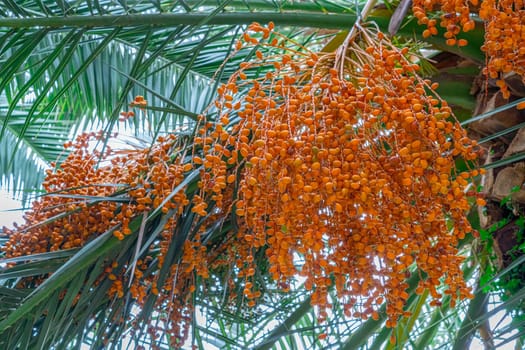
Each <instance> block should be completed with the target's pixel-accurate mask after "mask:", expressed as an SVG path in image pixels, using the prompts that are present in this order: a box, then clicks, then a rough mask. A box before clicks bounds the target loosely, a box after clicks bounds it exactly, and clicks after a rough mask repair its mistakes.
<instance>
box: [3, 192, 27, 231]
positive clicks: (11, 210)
mask: <svg viewBox="0 0 525 350" xmlns="http://www.w3.org/2000/svg"><path fill="white" fill-rule="evenodd" d="M21 207H22V203H20V201H17V200H14V199H13V197H12V196H11V194H9V193H8V192H6V191H5V190H3V189H0V228H1V227H3V226H7V227H13V222H17V223H19V224H22V221H23V220H22V215H23V211H22V210H20V208H21Z"/></svg>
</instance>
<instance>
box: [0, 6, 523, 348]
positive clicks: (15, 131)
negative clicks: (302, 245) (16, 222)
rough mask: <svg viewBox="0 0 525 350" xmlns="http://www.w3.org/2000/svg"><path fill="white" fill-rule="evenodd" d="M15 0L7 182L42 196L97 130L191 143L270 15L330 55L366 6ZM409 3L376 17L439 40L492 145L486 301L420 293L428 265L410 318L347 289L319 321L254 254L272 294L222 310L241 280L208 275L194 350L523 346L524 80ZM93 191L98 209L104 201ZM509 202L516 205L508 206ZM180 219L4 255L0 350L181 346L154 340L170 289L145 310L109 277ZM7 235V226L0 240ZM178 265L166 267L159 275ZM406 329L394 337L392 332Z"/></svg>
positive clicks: (477, 272) (227, 223)
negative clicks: (362, 307) (87, 134)
mask: <svg viewBox="0 0 525 350" xmlns="http://www.w3.org/2000/svg"><path fill="white" fill-rule="evenodd" d="M0 4H1V6H0V125H1V129H0V174H1V176H0V184H1V185H2V187H4V188H8V189H10V190H11V191H12V193H13V194H14V195H16V196H18V197H20V198H21V199H22V200H23V201H24V202H28V201H29V200H30V199H31V198H32V196H34V195H35V193H39V191H40V189H41V185H42V181H43V178H44V175H45V170H46V169H50V168H52V167H54V166H55V164H56V163H60V162H61V161H63V160H64V159H65V157H66V156H67V152H66V151H64V147H63V144H64V143H66V142H67V141H69V140H71V139H72V138H73V137H74V136H75V135H78V134H79V133H80V132H82V131H86V130H89V131H91V130H99V129H103V130H105V131H108V132H110V131H111V132H119V133H120V134H121V135H123V136H121V137H120V139H121V140H124V141H126V142H127V143H128V145H127V146H126V147H127V149H130V148H132V149H133V148H140V147H143V148H144V147H146V148H147V147H148V146H149V145H150V144H151V143H152V142H153V140H155V139H156V138H157V137H158V136H161V135H167V134H170V133H175V134H177V137H178V138H179V140H180V144H182V145H184V147H191V145H192V142H193V137H194V134H193V129H194V128H195V125H196V123H197V120H198V115H199V114H201V113H203V112H204V111H205V109H206V108H207V106H208V105H209V104H210V103H211V102H212V101H213V99H214V97H216V90H217V87H218V86H219V85H220V84H221V83H224V82H226V81H228V79H229V78H230V76H231V75H232V74H233V72H235V71H236V70H237V69H238V67H239V65H240V64H241V62H244V61H250V59H251V58H252V57H254V55H255V54H256V53H255V51H254V50H243V51H241V52H240V53H239V54H237V55H236V56H235V57H233V58H232V57H231V54H232V52H233V51H234V50H235V43H236V40H237V38H238V37H239V36H240V35H242V33H243V32H244V30H245V29H246V26H247V25H249V24H250V23H252V22H254V21H256V22H260V23H268V22H270V21H272V22H273V23H275V25H276V27H277V28H278V29H279V30H280V31H281V32H282V33H284V34H286V35H287V36H288V37H291V38H293V39H294V40H295V41H296V42H298V43H300V44H301V45H303V46H308V47H311V48H317V49H318V50H331V48H332V50H333V47H334V45H335V46H337V45H339V44H340V43H341V42H342V38H344V37H345V33H346V32H347V31H348V30H349V29H350V28H351V27H352V25H353V24H354V23H355V22H356V21H357V20H359V13H360V10H361V8H362V7H363V6H364V5H365V4H364V3H362V2H355V3H354V2H348V1H342V0H341V1H339V0H317V1H288V0H279V1H273V0H272V1H271V0H250V1H242V0H217V1H216V0H170V1H164V0H158V1H156V0H130V1H110V0H100V1H76V2H75V1H58V0H37V1H23V0H0ZM407 4H408V2H406V1H404V0H403V1H401V4H399V3H398V2H396V1H394V2H388V1H384V2H379V3H378V4H377V5H376V6H375V8H374V9H373V10H372V11H371V12H370V14H369V18H368V19H369V20H370V21H372V22H374V23H376V25H377V26H378V27H379V28H380V29H381V30H382V31H384V32H387V31H388V30H389V29H390V30H391V31H395V32H396V33H395V34H396V37H395V38H396V39H394V40H397V41H399V42H402V43H407V42H411V43H412V45H413V47H415V48H416V49H417V50H419V51H422V52H424V56H426V57H427V58H426V59H425V60H424V61H423V63H422V66H423V67H424V68H425V69H424V74H426V75H427V76H429V77H430V78H431V79H433V80H435V81H437V82H439V83H440V88H439V89H438V92H439V93H440V94H441V96H442V97H443V99H444V100H446V101H448V103H449V104H450V105H452V106H453V109H454V112H455V114H456V116H457V117H458V119H459V120H460V121H461V123H462V124H463V125H464V126H465V127H470V130H471V131H470V132H471V135H473V136H474V137H476V138H477V139H478V140H479V143H480V144H482V145H483V146H484V148H485V149H487V150H488V151H487V154H486V156H485V158H484V159H485V160H486V162H485V164H483V166H484V167H485V168H486V169H488V176H487V180H486V181H487V182H486V183H485V184H484V186H485V187H484V189H483V191H485V192H486V193H487V196H488V198H489V203H488V205H487V210H485V211H483V210H480V209H479V208H476V207H474V208H473V209H472V211H471V215H470V219H471V224H472V225H473V227H475V228H476V229H478V230H480V231H481V232H482V234H481V236H482V237H481V239H474V238H472V237H471V238H467V239H465V240H464V241H462V243H461V251H462V253H463V254H465V255H466V256H467V259H466V261H465V263H464V267H463V272H464V274H465V277H466V278H467V279H469V281H471V283H472V286H473V291H474V298H473V299H472V300H467V301H464V302H462V303H461V304H459V305H456V307H454V308H452V307H451V305H450V304H449V299H447V298H445V299H444V300H443V303H442V304H441V305H440V306H439V307H437V308H436V307H431V306H430V305H429V302H430V297H429V294H428V292H425V293H423V294H416V293H415V285H416V284H417V276H416V275H417V274H416V273H414V274H413V276H412V277H411V278H409V283H410V286H409V289H408V291H409V294H410V296H409V298H408V301H407V306H406V308H407V310H409V311H411V312H412V316H410V317H408V318H404V319H402V320H401V321H400V322H399V325H398V326H397V327H395V328H392V329H391V328H386V327H385V319H386V316H385V314H384V308H383V309H382V312H383V313H381V314H380V315H379V318H378V319H376V320H373V319H370V320H367V321H361V320H355V319H348V318H346V317H345V316H344V312H343V310H342V309H341V308H339V307H338V305H337V302H334V308H333V312H332V314H331V315H330V317H329V320H328V321H326V323H325V324H318V323H317V321H316V316H315V315H316V313H315V310H314V308H312V306H311V303H310V298H309V297H308V294H307V293H306V291H305V289H304V288H303V286H301V284H300V282H297V285H295V286H293V287H292V288H291V290H290V291H289V292H287V293H283V292H282V291H281V290H280V289H279V288H277V286H276V284H275V283H274V282H273V281H272V280H271V279H270V278H269V274H268V273H267V271H266V270H265V268H264V266H265V265H266V264H267V262H266V261H265V256H264V255H262V256H259V257H257V259H258V266H261V276H260V280H261V283H263V284H264V290H265V296H264V298H263V299H262V300H261V302H260V303H261V304H260V305H259V307H258V308H257V309H256V310H257V311H253V310H252V311H250V310H249V309H246V308H244V307H243V306H242V305H240V304H239V305H237V307H235V308H232V307H231V305H230V306H227V305H225V303H224V300H225V295H224V293H226V291H228V293H230V292H231V293H233V292H234V291H235V289H233V290H229V289H228V288H226V287H225V288H223V289H222V290H215V289H213V288H197V290H196V291H195V292H194V293H193V294H192V303H193V304H194V305H195V308H194V310H193V315H192V316H193V321H192V323H191V327H190V336H189V340H188V341H187V342H186V343H185V344H183V345H181V346H182V347H190V346H191V345H195V346H197V347H198V348H201V349H208V348H221V349H222V348H226V349H243V348H249V349H270V348H277V349H301V348H304V349H309V348H338V349H339V348H341V349H358V348H370V349H383V348H385V349H405V348H406V349H430V348H435V349H438V348H454V349H466V348H468V347H469V346H470V344H471V342H472V340H473V339H476V341H478V342H480V343H481V344H483V346H484V347H485V348H486V349H490V348H494V347H497V346H501V345H503V344H507V343H509V342H516V344H517V345H516V348H519V347H520V346H521V345H519V344H521V340H522V338H523V336H524V334H525V329H524V327H523V319H522V313H520V310H521V307H522V305H521V299H522V298H523V296H524V295H525V284H523V283H522V281H521V280H520V278H523V276H522V275H520V274H519V267H520V265H521V264H522V262H523V261H524V260H525V258H524V257H523V255H522V254H521V252H520V249H521V248H520V247H518V246H519V245H521V244H522V242H521V232H522V231H523V223H522V222H521V221H520V218H521V211H520V203H521V197H520V194H521V193H520V188H517V189H516V188H513V186H510V187H509V186H506V184H507V183H508V182H509V181H511V178H512V174H516V173H519V174H521V173H520V172H519V171H520V169H521V166H520V164H521V163H520V162H522V161H523V159H524V158H525V152H524V150H525V148H523V149H522V148H520V146H521V142H520V140H521V139H520V138H519V136H520V135H521V134H520V131H519V130H521V128H522V127H523V121H522V120H521V119H522V118H521V117H523V115H522V114H521V112H519V111H517V110H516V109H515V107H516V106H517V105H518V104H519V103H520V102H522V100H521V99H522V98H523V96H525V93H524V91H525V90H524V89H523V84H522V81H521V80H520V79H515V77H512V76H509V79H508V82H509V86H510V87H511V92H512V96H511V99H510V100H506V99H501V98H500V97H499V96H500V95H499V93H498V88H497V87H496V86H495V85H494V84H493V82H492V81H490V80H488V79H484V78H483V77H482V75H481V71H482V68H483V66H484V64H485V56H484V54H483V52H482V51H481V49H480V48H481V45H482V43H483V40H484V26H483V23H482V22H481V21H478V20H476V27H475V29H474V30H472V31H470V32H468V33H464V34H462V37H464V38H466V39H467V40H468V45H467V46H464V47H459V46H448V45H446V44H445V39H444V38H443V37H442V36H441V35H436V36H432V37H429V38H423V36H422V33H423V30H424V29H425V28H424V27H422V26H420V25H418V24H417V21H416V20H415V19H414V18H413V16H412V15H411V14H410V12H408V13H407V14H405V13H403V12H401V13H400V12H399V10H398V11H395V10H396V8H401V7H403V6H404V5H407ZM473 11H476V10H475V8H473ZM394 13H395V15H394ZM392 18H394V20H392ZM396 23H397V25H396ZM389 25H390V27H389ZM276 50H277V49H276ZM136 96H143V98H144V99H145V100H147V105H145V106H143V108H140V109H133V108H132V107H130V103H133V101H136ZM130 110H134V111H136V115H134V116H133V117H131V118H125V120H123V121H119V118H120V117H121V113H122V112H124V113H128V112H129V111H130ZM125 115H126V116H130V115H129V114H125ZM110 146H111V147H113V145H110ZM509 169H510V170H509ZM512 171H514V172H512ZM185 176H186V177H185V179H184V181H183V183H181V186H178V187H177V189H176V191H179V190H180V189H181V188H183V187H185V186H187V187H185V188H186V191H189V192H191V191H193V192H192V193H195V191H197V189H196V188H197V187H196V183H197V180H198V177H199V172H198V171H191V172H190V173H189V174H186V175H185ZM520 176H521V175H520ZM524 178H525V176H524ZM518 185H519V186H521V184H518ZM519 186H518V187H519ZM174 192H175V191H174ZM125 195H126V193H125V190H124V192H119V190H117V192H116V193H115V196H114V197H111V196H110V197H107V198H106V197H105V198H103V200H106V201H115V202H117V203H120V201H122V198H124V197H122V196H125ZM83 199H84V200H86V201H87V203H88V204H87V205H91V204H93V205H95V204H96V203H97V201H100V200H101V199H100V198H83ZM502 200H503V202H504V204H505V205H504V206H500V205H499V203H500V202H501V201H502ZM190 206H191V205H190ZM65 214H67V213H65ZM193 219H194V214H192V211H191V208H190V209H188V211H187V213H185V214H184V215H183V216H181V217H180V218H179V221H180V222H178V224H177V229H176V230H177V232H176V235H179V236H180V237H186V238H187V237H192V236H193V235H195V230H196V228H195V227H194V226H193V225H192V224H191V222H193ZM52 220H54V219H50V221H52ZM166 220H167V217H166V215H164V214H163V213H161V212H160V210H154V211H153V212H152V213H150V214H149V216H147V217H146V216H144V217H142V216H141V215H140V216H137V217H136V218H135V219H134V221H133V222H132V224H131V225H130V227H131V228H132V231H133V232H132V234H131V235H130V236H129V237H128V239H125V240H118V239H115V238H114V237H113V232H112V230H110V231H108V232H106V233H102V234H101V235H99V236H98V237H96V238H94V239H92V240H90V241H89V242H87V243H86V244H85V245H83V246H82V247H78V248H73V249H65V250H57V251H53V252H47V253H40V254H36V255H27V256H19V257H12V258H8V259H2V260H0V300H1V302H0V347H1V348H4V349H19V348H20V349H48V348H68V349H69V348H82V347H83V346H88V347H91V348H105V347H108V348H125V347H128V348H136V346H138V345H137V344H140V345H142V346H155V345H157V346H160V347H161V348H168V345H167V343H169V339H167V338H166V337H165V336H161V337H159V342H158V344H148V343H147V342H146V341H145V339H146V338H145V337H143V335H144V334H143V332H145V331H146V329H147V326H148V325H149V324H152V323H156V322H157V323H162V315H161V314H159V313H158V312H156V311H154V310H153V304H154V302H155V299H156V295H155V294H154V293H151V294H150V295H148V296H146V298H147V301H146V303H145V305H146V306H145V307H143V308H142V309H137V308H136V307H135V306H134V303H133V299H132V297H131V294H130V292H129V289H126V288H124V292H123V296H121V297H120V298H113V297H110V296H109V293H108V292H109V291H110V289H111V286H112V284H111V282H110V281H109V280H99V278H98V277H99V276H100V275H101V274H102V273H103V271H104V269H105V266H106V263H107V261H108V259H114V260H115V261H119V262H126V263H128V264H129V266H134V265H135V264H136V263H137V261H138V260H139V259H142V258H143V257H142V256H141V255H140V254H143V253H144V251H143V250H142V249H141V247H142V246H141V239H139V238H137V237H142V236H144V237H143V238H145V239H147V240H148V242H150V243H153V242H155V240H156V239H158V237H159V234H160V231H161V230H162V227H163V225H164V224H165V222H166ZM509 225H510V226H509ZM209 227H210V229H209V231H207V232H206V235H207V237H209V240H208V242H209V245H210V247H211V246H215V245H221V244H226V242H227V237H228V235H229V234H230V232H232V230H233V231H235V230H236V227H235V222H234V221H233V220H231V219H222V221H221V220H219V219H218V220H217V223H216V224H215V225H209ZM505 230H507V231H505ZM509 230H510V231H509ZM504 232H507V233H508V232H511V233H510V234H507V235H506V236H505V237H507V238H508V237H509V235H510V236H511V239H510V240H509V239H506V240H505V239H503V238H502V237H503V236H504V235H503V233H504ZM7 240H8V237H7V236H6V235H1V236H0V244H2V245H5V244H6V242H7ZM509 242H510V243H509ZM516 247H518V248H516ZM170 249H171V250H170V255H169V258H170V259H171V260H170V261H171V263H172V264H176V263H177V262H178V261H179V260H180V257H181V254H182V244H181V243H180V242H179V243H177V244H173V247H172V248H170ZM516 271H518V272H516ZM128 273H129V271H128ZM168 273H169V271H167V270H165V269H161V270H160V271H159V278H160V279H163V278H164V279H165V278H166V277H167V274H168ZM227 273H228V272H227V271H226V272H224V274H225V275H226V274H227ZM225 275H218V276H217V278H218V279H219V280H220V278H223V277H224V278H225ZM33 276H44V277H41V278H42V279H43V280H42V281H40V282H39V284H31V283H29V284H26V283H24V280H25V279H27V278H29V277H33ZM510 277H512V278H510ZM498 281H499V282H501V281H513V282H512V283H513V285H514V290H513V293H514V294H513V295H508V289H505V288H503V287H502V284H501V283H500V284H499V285H498V284H497V282H498ZM220 283H221V282H220V281H219V284H220ZM509 283H510V282H509ZM497 286H499V287H497ZM498 288H499V289H498ZM505 293H507V294H505ZM333 298H334V300H336V297H335V294H334V297H333ZM498 313H499V314H498ZM496 314H498V320H500V323H497V324H495V323H494V320H495V315H496ZM502 315H503V316H502ZM121 317H122V318H124V319H130V320H133V321H134V322H135V323H138V324H139V325H140V324H142V325H143V327H141V326H139V327H138V330H139V331H136V332H131V331H130V329H131V325H130V323H129V322H117V320H118V319H119V318H121ZM320 334H323V337H319V335H320ZM392 335H395V338H396V343H395V344H394V343H390V342H389V339H390V338H391V337H392ZM325 336H326V338H324V337H325ZM104 339H106V340H107V341H109V342H107V341H106V342H105V343H104Z"/></svg>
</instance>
